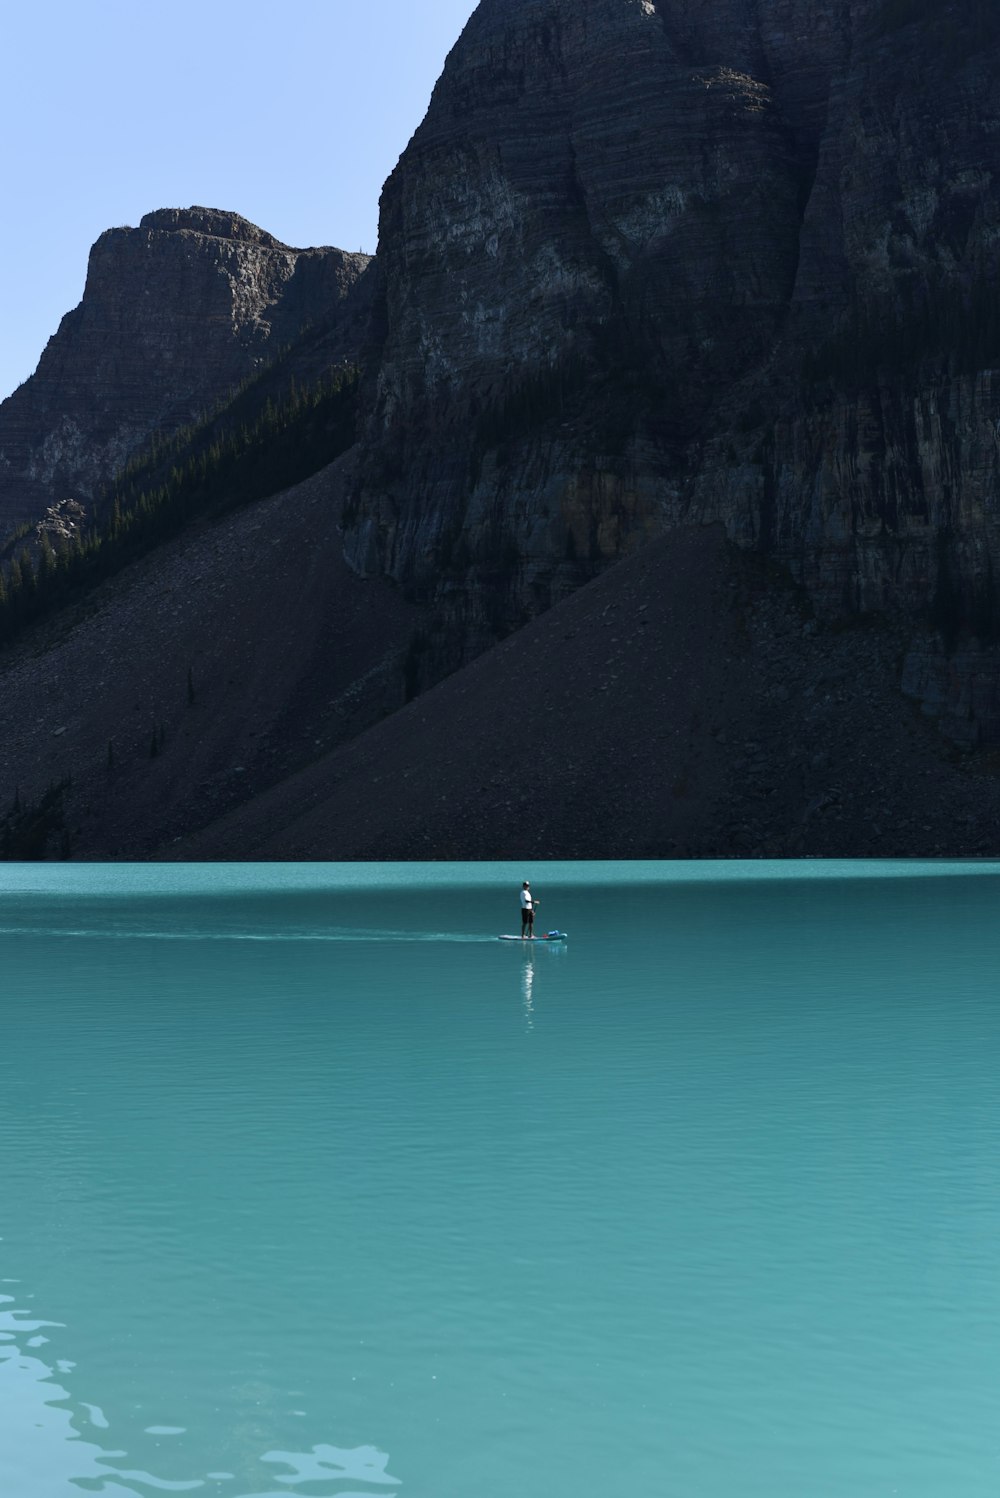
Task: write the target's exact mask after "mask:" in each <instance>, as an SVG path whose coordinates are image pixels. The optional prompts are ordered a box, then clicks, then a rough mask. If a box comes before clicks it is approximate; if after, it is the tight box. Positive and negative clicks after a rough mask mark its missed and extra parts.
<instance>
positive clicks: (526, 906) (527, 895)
mask: <svg viewBox="0 0 1000 1498" xmlns="http://www.w3.org/2000/svg"><path fill="white" fill-rule="evenodd" d="M521 909H522V910H530V909H531V890H530V889H522V891H521Z"/></svg>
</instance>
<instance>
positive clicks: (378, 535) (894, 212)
mask: <svg viewBox="0 0 1000 1498" xmlns="http://www.w3.org/2000/svg"><path fill="white" fill-rule="evenodd" d="M998 59H1000V18H998V17H997V16H996V15H995V12H994V9H991V8H988V7H987V5H986V4H984V3H980V0H972V3H971V4H970V5H969V6H968V7H966V8H964V9H963V13H962V16H961V19H959V18H958V17H957V14H955V13H952V12H951V11H949V10H948V9H947V8H942V7H941V6H940V5H938V4H936V3H933V0H710V3H705V0H587V3H585V4H580V3H579V0H482V3H481V5H480V6H479V8H478V10H477V11H476V13H475V14H474V16H473V17H472V19H471V20H470V22H469V24H468V26H467V27H466V29H465V32H464V33H463V35H462V37H461V39H460V40H459V42H458V44H457V45H456V47H455V48H454V50H453V52H452V54H451V56H450V57H449V59H448V63H447V66H446V68H445V71H444V75H443V77H442V79H441V81H440V83H439V85H438V88H437V90H436V92H435V94H434V98H433V100H432V103H431V107H430V109H429V111H428V115H427V118H426V119H425V121H424V123H423V124H422V126H421V127H420V129H419V130H418V131H417V133H416V135H415V136H414V138H413V140H412V142H411V144H410V146H409V148H408V150H407V151H406V153H405V154H404V156H403V158H402V159H401V161H400V163H399V166H398V167H397V169H396V171H395V172H394V173H393V175H392V177H391V178H390V179H389V181H388V183H387V184H386V188H385V191H384V194H383V199H382V220H381V234H380V244H379V259H378V270H377V276H378V288H377V295H376V314H375V326H376V330H377V332H378V336H379V339H380V357H379V359H378V364H377V374H373V376H372V383H371V406H372V413H373V414H372V417H371V421H370V425H369V429H368V441H367V452H366V456H365V461H364V464H363V467H362V470H361V479H360V482H359V485H358V489H357V492H356V493H355V495H354V498H353V502H352V504H351V506H350V507H349V509H348V514H347V533H346V535H347V546H348V555H349V557H350V559H351V561H352V564H353V565H354V566H355V567H356V568H357V569H358V570H359V571H362V572H371V573H382V574H388V575H389V576H391V577H393V578H396V579H397V580H399V581H401V582H404V583H406V584H408V585H409V586H411V587H413V588H414V589H416V590H417V591H418V592H419V593H421V594H423V595H425V596H429V597H433V598H435V599H436V601H437V605H438V607H439V610H440V611H441V617H442V619H443V621H444V622H443V626H442V627H443V629H444V630H445V631H447V632H448V633H449V635H450V636H452V637H454V636H455V635H458V636H459V637H460V638H461V639H462V641H463V642H464V645H463V648H464V649H465V650H466V652H467V653H468V654H473V653H474V652H475V650H476V649H478V648H480V646H481V645H482V644H483V643H484V642H485V640H487V639H489V638H491V637H495V634H496V632H498V631H500V632H502V631H503V630H504V629H508V628H510V627H511V626H512V625H514V624H516V623H518V622H520V621H521V620H523V618H524V617H525V616H526V615H530V614H532V613H534V612H537V611H538V610H539V609H541V608H544V607H546V606H547V605H548V604H550V603H551V602H553V601H554V600H555V599H557V598H558V597H560V596H561V595H562V594H564V593H566V592H567V591H569V590H570V589H571V588H572V587H574V586H576V585H577V584H578V583H579V582H580V581H582V580H584V579H585V578H586V577H587V576H588V575H589V574H590V573H592V572H594V571H596V570H599V569H600V568H601V567H603V566H604V565H605V564H606V563H607V562H608V561H609V560H611V559H612V558H615V557H618V556H620V555H621V554H622V553H623V552H624V551H626V550H628V549H629V548H630V547H631V546H633V545H635V544H636V543H637V542H638V541H640V540H642V539H644V538H648V537H649V536H650V535H652V534H655V533H657V532H659V531H662V530H664V529H667V528H670V527H672V526H676V525H678V524H680V523H683V522H686V521H688V520H691V519H698V520H706V521H721V522H722V523H723V524H724V525H725V527H726V530H727V532H728V534H729V535H730V537H731V538H733V539H735V540H737V541H738V542H739V543H740V544H743V545H746V546H749V547H754V548H756V549H759V550H762V551H764V552H766V553H767V554H769V555H771V556H773V557H775V558H776V559H778V560H779V561H780V562H781V563H782V564H783V565H785V566H787V567H788V568H789V569H790V570H791V571H792V573H793V574H794V576H795V577H796V578H797V579H798V580H800V581H802V582H803V583H804V584H805V585H806V586H807V587H808V589H809V591H810V593H811V595H812V597H813V600H814V603H815V605H816V607H817V608H818V609H819V611H820V613H821V615H823V616H831V617H841V616H849V615H854V614H857V613H859V612H860V613H864V612H868V611H871V610H884V609H890V610H896V611H901V612H902V613H903V614H904V615H905V616H907V617H909V618H910V619H911V620H912V622H913V628H914V631H915V632H917V634H918V635H919V636H920V638H919V639H918V640H917V643H916V644H915V647H914V648H915V650H916V653H917V656H920V657H921V658H923V659H925V662H926V661H928V660H930V658H931V657H933V656H934V655H935V652H937V653H938V654H939V655H940V656H941V658H942V659H943V658H944V654H946V653H947V651H949V650H950V649H951V648H952V647H953V646H954V645H955V643H956V640H958V639H959V638H963V639H970V640H971V639H975V640H977V641H978V642H979V643H978V644H976V645H975V646H974V650H975V652H976V653H977V657H978V658H980V664H981V666H982V669H984V670H986V672H987V674H988V673H989V671H990V670H991V669H992V668H991V667H989V666H988V665H986V666H983V665H982V656H983V646H984V643H985V645H986V647H987V655H988V654H989V650H990V649H991V648H992V646H991V642H992V640H993V638H994V636H995V635H996V633H997V632H998V631H1000V609H998V606H997V603H996V601H995V594H994V582H993V579H994V575H995V574H996V572H997V569H998V567H1000V538H998V535H997V526H996V514H997V507H998V498H997V486H998V461H1000V443H998V439H997V431H998V425H997V422H998V418H1000V275H998V272H997V268H996V259H995V245H996V240H997V234H998V225H1000V188H998V183H997V180H996V176H995V141H996V133H997V130H998V128H1000V83H998V78H1000V69H998V67H997V63H998ZM936 671H937V668H936V667H933V666H932V665H927V667H926V669H924V670H918V669H917V668H916V667H914V668H913V670H911V672H910V673H909V679H910V680H911V681H912V682H916V681H917V680H924V679H926V680H930V679H931V677H932V676H935V672H936ZM937 675H938V677H939V676H940V672H939V671H938V672H937ZM995 676H996V672H994V677H995ZM984 690H985V689H984V688H982V686H981V687H980V689H979V691H978V699H981V698H982V696H983V691H984ZM935 692H936V694H937V698H936V699H935V700H937V699H940V696H941V693H940V684H939V685H938V687H936V688H935ZM932 695H933V694H932ZM959 695H961V694H959ZM994 696H997V697H1000V693H997V692H994ZM978 699H977V700H978ZM956 700H957V699H956ZM963 701H964V699H963ZM962 711H964V708H963V709H962Z"/></svg>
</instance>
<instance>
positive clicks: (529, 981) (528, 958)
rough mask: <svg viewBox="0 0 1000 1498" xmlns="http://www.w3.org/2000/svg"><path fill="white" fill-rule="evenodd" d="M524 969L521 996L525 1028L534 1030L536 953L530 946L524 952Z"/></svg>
mask: <svg viewBox="0 0 1000 1498" xmlns="http://www.w3.org/2000/svg"><path fill="white" fill-rule="evenodd" d="M523 968H524V971H523V972H522V973H521V998H522V1000H523V1001H524V1020H525V1028H526V1029H528V1030H533V1029H534V1027H535V1019H534V1015H535V999H534V988H535V954H534V952H533V951H532V950H531V948H530V947H529V948H528V950H527V952H525V954H524V961H523Z"/></svg>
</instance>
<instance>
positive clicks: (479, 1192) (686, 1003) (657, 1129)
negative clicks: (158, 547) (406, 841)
mask: <svg viewBox="0 0 1000 1498" xmlns="http://www.w3.org/2000/svg"><path fill="white" fill-rule="evenodd" d="M525 877H528V878H530V879H531V880H532V884H533V886H534V888H535V891H536V894H537V895H538V896H539V897H540V898H541V901H542V905H541V910H540V912H539V922H540V926H541V927H543V928H544V927H547V926H549V925H552V926H558V927H559V928H561V929H563V930H566V931H567V932H568V933H569V938H570V939H569V942H568V943H567V945H566V947H565V948H563V949H560V948H556V947H551V948H548V947H536V948H534V949H530V948H529V949H527V950H523V949H522V947H521V946H520V945H517V946H514V945H507V944H503V943H500V942H497V941H496V940H495V937H496V935H497V934H498V933H500V932H503V931H516V930H517V929H518V924H519V923H518V915H517V893H518V888H519V885H520V881H521V879H522V878H525ZM998 917H1000V865H995V864H991V865H962V864H959V865H922V864H912V863H908V864H901V865H895V864H864V865H852V864H819V863H803V864H780V865H779V864H770V865H769V864H700V863H699V864H687V865H674V864H660V865H657V864H638V865H634V864H556V865H544V864H535V865H531V866H530V867H527V868H522V867H521V866H520V865H518V866H516V867H515V866H513V865H496V864H494V865H471V866H459V865H410V866H401V865H383V866H374V865H367V866H366V865H357V866H345V865H340V866H338V865H325V866H323V865H244V866H240V865H227V866H204V865H198V866H192V867H185V866H183V865H170V866H160V867H157V866H150V865H144V866H141V867H128V866H125V867H122V866H114V867H113V866H86V865H65V866H30V867H27V866H20V867H16V866H11V865H0V1495H2V1498H64V1495H65V1498H70V1495H76V1498H79V1495H80V1494H81V1493H104V1494H112V1495H123V1494H128V1495H136V1494H139V1495H144V1498H150V1495H154V1494H158V1493H163V1492H166V1493H181V1492H200V1493H203V1494H213V1495H214V1494H220V1495H227V1498H251V1495H252V1498H271V1495H275V1494H283V1495H288V1494H292V1495H299V1498H360V1495H366V1498H371V1495H377V1494H383V1495H384V1494H389V1493H399V1494H401V1495H402V1498H876V1495H878V1498H882V1495H890V1494H900V1495H907V1498H980V1495H982V1498H987V1495H989V1498H995V1495H996V1493H997V1492H998V1490H1000V1408H998V1405H1000V983H998V977H1000V918H998Z"/></svg>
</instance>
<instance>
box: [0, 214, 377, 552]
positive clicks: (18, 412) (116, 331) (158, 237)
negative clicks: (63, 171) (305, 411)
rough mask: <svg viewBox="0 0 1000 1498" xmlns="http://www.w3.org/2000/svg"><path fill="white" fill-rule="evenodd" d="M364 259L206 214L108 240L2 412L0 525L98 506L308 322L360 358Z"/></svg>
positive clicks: (161, 221) (145, 224) (161, 218)
mask: <svg viewBox="0 0 1000 1498" xmlns="http://www.w3.org/2000/svg"><path fill="white" fill-rule="evenodd" d="M368 264H369V259H368V257H367V256H364V255H347V254H344V253H343V252H342V251H340V250H334V249H314V250H296V249H292V248H290V247H289V246H287V245H283V244H281V243H279V241H278V240H276V239H274V238H273V237H272V236H271V235H270V234H267V233H265V232H264V231H263V230H262V229H258V228H257V227H256V225H254V224H251V223H248V222H247V220H246V219H242V218H240V217H239V216H238V215H236V214H232V213H223V212H219V211H217V210H214V209H208V208H190V209H163V210H160V211H158V212H155V213H149V214H147V215H146V216H145V218H143V219H142V221H141V223H140V225H139V227H138V228H137V229H130V228H124V229H109V230H108V231H107V232H106V233H105V234H102V235H101V237H100V239H99V240H98V241H97V243H96V244H95V245H94V247H93V250H92V251H91V256H90V264H89V268H88V273H87V283H86V288H85V291H84V295H83V299H82V301H81V302H80V305H79V306H78V307H76V308H75V309H74V311H72V312H70V313H68V314H67V316H66V317H64V318H63V320H62V322H61V324H60V326H59V330H58V332H57V333H56V334H55V336H54V337H53V338H51V339H50V340H49V343H48V346H47V347H46V349H45V352H44V353H43V354H42V357H41V360H40V362H39V365H38V369H37V371H36V373H35V374H34V375H33V376H32V377H31V379H29V380H27V381H26V382H25V384H24V385H22V386H21V387H20V389H19V390H17V391H16V392H15V394H14V395H13V396H11V397H10V399H8V400H6V401H4V402H3V404H2V405H0V530H2V531H9V530H10V528H11V527H12V526H14V525H16V524H18V523H19V522H21V521H23V520H26V519H35V518H37V517H38V516H39V515H40V514H41V513H43V511H44V510H45V509H46V508H47V506H48V505H49V504H51V503H53V502H58V501H61V500H63V499H64V498H68V497H71V498H73V499H76V500H80V501H83V502H84V503H85V504H87V503H89V502H90V501H91V499H92V498H93V496H94V493H95V491H96V489H97V488H98V486H99V485H100V484H101V483H102V482H103V481H105V480H106V479H108V478H109V477H110V476H111V475H112V474H113V473H114V472H115V471H116V470H117V469H118V468H120V467H121V465H122V464H123V463H124V462H125V461H126V460H127V459H128V457H129V456H130V455H131V454H132V453H133V452H134V451H135V450H136V448H137V447H139V446H141V445H142V444H143V443H144V442H145V441H146V439H147V438H148V437H149V435H150V434H151V433H152V432H153V431H154V430H156V431H159V432H160V433H161V434H169V433H170V432H172V431H174V430H176V429H177V428H178V427H181V426H183V425H185V424H187V423H188V422H190V421H192V420H194V419H195V418H197V417H198V416H199V415H200V414H202V413H203V412H204V411H205V410H206V409H209V408H211V407H213V406H214V405H215V404H216V403H217V402H218V401H219V400H220V399H222V398H224V396H225V395H226V393H227V392H228V391H229V390H231V389H232V388H233V387H234V386H236V385H238V384H239V382H240V381H241V380H243V379H245V378H246V377H247V376H248V375H252V374H253V373H254V372H255V371H256V370H257V369H259V368H261V367H262V366H263V365H264V364H266V363H268V362H269V361H270V360H271V359H273V357H274V356H275V354H276V353H277V352H278V351H279V349H281V348H282V347H283V346H284V345H286V344H288V343H290V342H293V341H294V340H295V339H296V338H298V337H299V336H300V334H301V333H302V332H303V330H304V329H305V328H306V327H310V326H315V325H316V324H320V323H323V322H324V321H326V322H327V323H329V324H330V326H331V329H332V334H331V348H332V355H333V356H336V355H337V354H338V353H340V354H346V353H348V352H350V353H355V352H356V351H357V349H356V346H357V343H358V334H357V328H356V327H355V326H354V324H353V322H352V318H351V315H350V314H351V310H352V305H351V304H352V298H351V293H352V291H353V289H354V288H355V287H356V286H357V284H358V282H359V280H360V279H361V278H362V276H363V272H364V271H365V269H366V268H367V266H368ZM338 324H339V325H341V327H342V328H343V331H344V333H345V338H344V339H341V340H340V341H341V342H342V343H344V348H343V349H340V348H336V347H333V345H336V344H337V338H336V331H337V327H338ZM352 338H353V344H352Z"/></svg>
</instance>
